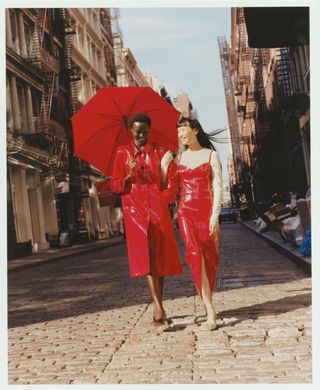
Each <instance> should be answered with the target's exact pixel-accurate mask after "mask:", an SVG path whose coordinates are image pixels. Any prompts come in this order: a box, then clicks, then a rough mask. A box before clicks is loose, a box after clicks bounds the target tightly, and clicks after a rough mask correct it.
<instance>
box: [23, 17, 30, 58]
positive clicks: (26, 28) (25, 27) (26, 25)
mask: <svg viewBox="0 0 320 390" xmlns="http://www.w3.org/2000/svg"><path fill="white" fill-rule="evenodd" d="M24 35H25V37H26V45H27V53H28V55H29V56H30V55H31V50H32V30H31V26H30V25H29V24H28V23H26V22H24Z"/></svg>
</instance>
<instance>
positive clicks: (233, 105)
mask: <svg viewBox="0 0 320 390" xmlns="http://www.w3.org/2000/svg"><path fill="white" fill-rule="evenodd" d="M231 17H232V31H231V46H230V48H229V49H228V46H227V44H226V41H223V38H220V42H219V45H220V57H221V64H222V70H223V73H224V76H225V75H227V76H228V77H229V82H230V85H228V83H225V94H226V102H227V110H228V117H229V127H230V131H231V143H232V149H233V156H232V159H230V168H232V169H231V171H230V177H231V193H232V196H233V200H234V201H235V203H236V204H237V205H239V204H240V203H244V204H245V205H252V204H253V203H255V204H257V203H259V202H264V201H267V200H270V199H271V196H272V194H274V193H277V194H279V195H280V198H281V199H283V200H284V201H285V199H286V197H287V196H288V194H289V192H290V191H296V192H297V194H298V197H304V195H305V193H306V191H307V188H308V186H309V185H310V113H309V106H310V103H309V51H308V46H294V47H281V48H250V47H249V46H248V34H247V30H246V23H245V17H244V10H243V8H233V9H232V11H231ZM224 40H225V39H224ZM228 50H230V51H229V52H228ZM227 55H229V57H227ZM226 59H228V61H227V62H224V61H225V60H226ZM228 72H229V73H228ZM230 93H231V94H230ZM232 95H233V96H232ZM235 118H236V119H235ZM231 166H232V167H231Z"/></svg>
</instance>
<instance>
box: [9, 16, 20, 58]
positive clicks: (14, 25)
mask: <svg viewBox="0 0 320 390" xmlns="http://www.w3.org/2000/svg"><path fill="white" fill-rule="evenodd" d="M10 25H11V35H12V44H13V49H14V50H15V51H16V52H17V53H18V54H20V48H19V35H18V25H17V14H16V13H15V12H13V11H11V10H10Z"/></svg>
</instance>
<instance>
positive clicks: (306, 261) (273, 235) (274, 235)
mask: <svg viewBox="0 0 320 390" xmlns="http://www.w3.org/2000/svg"><path fill="white" fill-rule="evenodd" d="M239 222H240V223H242V225H243V226H245V227H246V228H247V229H249V230H250V231H252V232H253V233H255V234H256V235H258V236H259V237H261V238H262V239H264V240H266V241H267V242H269V244H271V245H272V246H273V247H274V248H276V249H277V250H279V251H280V252H281V253H283V254H285V255H286V256H288V257H289V258H291V260H293V261H294V262H295V263H296V264H297V265H298V266H299V267H301V268H302V269H303V270H305V271H307V272H308V273H309V274H310V275H311V256H303V255H302V254H301V253H300V252H299V250H298V247H297V246H295V245H293V244H290V243H289V242H286V241H284V240H283V239H282V238H281V236H280V234H279V233H278V232H276V231H268V232H265V233H261V232H258V231H257V229H256V226H255V224H254V221H239Z"/></svg>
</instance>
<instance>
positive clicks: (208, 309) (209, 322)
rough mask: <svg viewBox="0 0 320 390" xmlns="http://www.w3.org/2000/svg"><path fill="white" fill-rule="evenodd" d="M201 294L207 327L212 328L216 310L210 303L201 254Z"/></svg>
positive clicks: (210, 292)
mask: <svg viewBox="0 0 320 390" xmlns="http://www.w3.org/2000/svg"><path fill="white" fill-rule="evenodd" d="M201 295H202V301H203V303H204V305H205V308H206V312H207V327H208V329H209V330H213V329H215V328H216V327H217V323H216V311H215V309H214V307H213V304H212V291H211V288H210V284H209V280H208V277H207V273H206V268H205V264H204V257H203V256H202V273H201Z"/></svg>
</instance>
